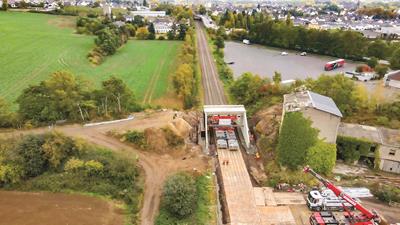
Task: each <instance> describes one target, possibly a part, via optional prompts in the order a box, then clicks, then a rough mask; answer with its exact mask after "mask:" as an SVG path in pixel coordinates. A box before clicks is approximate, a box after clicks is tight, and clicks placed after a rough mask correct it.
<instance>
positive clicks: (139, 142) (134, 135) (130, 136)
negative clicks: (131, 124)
mask: <svg viewBox="0 0 400 225" xmlns="http://www.w3.org/2000/svg"><path fill="white" fill-rule="evenodd" d="M125 139H126V140H127V141H129V142H131V143H133V144H135V145H136V146H138V147H139V148H145V147H146V138H145V136H144V133H143V132H140V131H135V130H132V131H128V132H126V133H125Z"/></svg>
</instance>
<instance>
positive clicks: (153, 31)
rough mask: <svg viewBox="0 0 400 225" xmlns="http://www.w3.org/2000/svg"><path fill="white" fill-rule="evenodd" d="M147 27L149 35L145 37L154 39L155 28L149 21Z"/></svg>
mask: <svg viewBox="0 0 400 225" xmlns="http://www.w3.org/2000/svg"><path fill="white" fill-rule="evenodd" d="M147 29H148V30H149V35H148V36H147V38H148V39H150V40H154V39H155V38H156V30H155V29H154V24H153V23H150V25H149V27H148V28H147Z"/></svg>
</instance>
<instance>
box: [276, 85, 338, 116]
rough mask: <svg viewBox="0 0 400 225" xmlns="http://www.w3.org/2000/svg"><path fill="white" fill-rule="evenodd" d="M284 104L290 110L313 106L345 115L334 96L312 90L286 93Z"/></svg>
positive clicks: (334, 113) (336, 114)
mask: <svg viewBox="0 0 400 225" xmlns="http://www.w3.org/2000/svg"><path fill="white" fill-rule="evenodd" d="M283 104H284V106H285V109H286V110H289V111H296V110H299V109H300V108H305V107H313V108H315V109H318V110H321V111H324V112H327V113H330V114H332V115H335V116H338V117H343V115H342V113H341V112H340V110H339V108H338V107H337V106H336V104H335V102H334V101H333V100H332V98H330V97H327V96H324V95H320V94H317V93H315V92H312V91H300V92H295V93H291V94H286V95H284V103H283Z"/></svg>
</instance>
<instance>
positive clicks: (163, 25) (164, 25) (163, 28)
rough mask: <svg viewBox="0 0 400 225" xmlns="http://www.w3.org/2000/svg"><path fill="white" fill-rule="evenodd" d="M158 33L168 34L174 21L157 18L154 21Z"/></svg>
mask: <svg viewBox="0 0 400 225" xmlns="http://www.w3.org/2000/svg"><path fill="white" fill-rule="evenodd" d="M153 25H154V30H155V32H156V34H166V33H168V32H169V31H171V30H172V26H173V25H174V23H173V22H172V21H168V20H157V21H155V22H153Z"/></svg>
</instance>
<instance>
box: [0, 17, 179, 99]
mask: <svg viewBox="0 0 400 225" xmlns="http://www.w3.org/2000/svg"><path fill="white" fill-rule="evenodd" d="M74 26H75V18H74V17H66V16H54V15H45V14H34V13H20V12H0V96H1V97H3V98H5V99H6V100H8V101H9V102H10V103H13V102H14V101H15V99H16V98H17V97H18V95H19V94H20V93H21V91H22V90H23V89H24V88H26V87H27V86H28V85H30V84H36V83H38V82H40V81H42V80H44V79H46V78H47V77H48V76H49V75H50V74H51V73H52V72H54V71H57V70H66V71H70V72H72V73H73V74H75V75H77V76H81V77H83V78H85V79H87V80H89V81H91V82H93V84H94V85H96V86H99V85H100V83H101V81H103V80H105V79H107V78H108V77H109V76H111V75H115V76H117V77H120V78H121V79H123V80H124V81H125V82H126V83H127V84H128V85H129V87H130V88H131V89H132V90H133V91H134V93H135V95H136V97H137V98H138V99H139V101H140V102H141V103H151V102H152V101H153V100H155V99H157V98H160V97H163V96H165V94H166V93H167V92H168V89H169V85H168V84H170V82H169V79H168V78H169V76H168V75H169V74H170V73H171V71H172V70H173V69H174V68H175V60H176V58H177V52H178V49H179V47H180V45H181V43H180V42H178V41H136V40H130V41H129V42H128V43H127V44H126V45H124V46H123V47H122V48H121V49H119V50H118V52H117V53H116V54H115V55H113V56H110V57H107V58H106V60H105V61H104V62H103V63H102V64H101V65H100V66H93V65H91V64H90V63H89V61H88V60H87V58H86V55H87V53H88V52H89V51H90V50H91V49H92V48H93V46H94V42H93V39H94V37H92V36H86V35H77V34H74ZM14 107H15V105H14Z"/></svg>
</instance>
